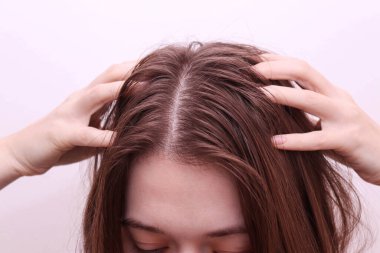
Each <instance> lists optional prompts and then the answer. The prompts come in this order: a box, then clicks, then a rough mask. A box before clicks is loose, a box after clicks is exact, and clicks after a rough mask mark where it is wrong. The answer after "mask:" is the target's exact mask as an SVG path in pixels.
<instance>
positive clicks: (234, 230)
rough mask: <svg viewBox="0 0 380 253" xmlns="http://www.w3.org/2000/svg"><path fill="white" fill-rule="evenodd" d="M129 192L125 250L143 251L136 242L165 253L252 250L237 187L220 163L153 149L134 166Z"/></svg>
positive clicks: (241, 252) (238, 252)
mask: <svg viewBox="0 0 380 253" xmlns="http://www.w3.org/2000/svg"><path fill="white" fill-rule="evenodd" d="M126 191H127V194H126V197H127V199H126V204H127V205H126V206H127V208H126V211H125V214H124V219H125V225H124V226H123V233H124V236H123V238H124V249H125V250H124V252H140V251H136V250H134V249H133V248H131V246H129V245H130V244H131V242H132V243H134V244H136V246H137V247H138V248H141V249H143V250H155V249H158V250H157V251H153V252H165V253H170V252H179V253H180V252H188V253H190V252H202V253H213V252H219V253H222V252H223V253H243V252H248V250H249V237H248V234H247V233H246V230H245V226H244V220H243V216H242V213H241V210H240V204H239V198H238V193H237V190H236V188H235V187H234V185H233V183H232V180H231V179H230V178H229V177H228V176H227V175H226V174H224V171H223V170H221V169H219V168H215V167H211V166H190V165H186V164H181V163H178V162H175V161H172V160H171V159H170V158H169V157H167V156H165V154H163V153H154V154H150V155H149V156H144V157H140V159H139V160H137V162H135V164H134V165H133V166H132V173H131V175H130V178H129V183H128V186H127V190H126ZM159 249H161V250H159Z"/></svg>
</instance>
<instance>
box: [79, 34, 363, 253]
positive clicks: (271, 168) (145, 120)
mask: <svg viewBox="0 0 380 253" xmlns="http://www.w3.org/2000/svg"><path fill="white" fill-rule="evenodd" d="M266 52H267V51H266V50H263V49H260V48H258V47H256V46H253V45H247V44H242V43H231V42H220V41H213V42H199V41H193V42H190V43H174V44H168V45H164V46H161V47H159V48H157V49H155V50H154V51H152V52H150V53H149V54H147V55H146V56H144V57H142V58H141V59H140V60H139V61H138V62H137V64H136V65H135V66H134V68H133V69H132V70H131V72H130V75H129V76H128V78H127V79H126V81H125V83H124V85H123V86H122V88H121V90H120V92H119V94H118V97H117V99H116V100H115V101H114V102H113V103H112V104H108V106H107V108H106V109H103V111H102V112H101V113H97V114H96V115H93V116H92V118H91V121H90V125H93V126H96V127H99V128H101V129H109V130H113V131H115V132H116V133H115V136H114V137H115V139H114V142H113V144H112V145H110V146H109V147H107V148H103V149H100V150H99V153H98V154H97V156H96V157H95V163H94V165H93V172H94V174H93V181H92V185H91V189H90V193H89V196H88V199H87V204H86V208H85V213H84V219H83V250H84V252H86V253H105V252H112V253H121V252H122V251H123V246H122V235H121V229H122V223H121V218H122V216H123V213H124V210H125V208H126V206H125V205H126V203H125V199H126V198H125V189H126V184H127V181H128V176H129V173H130V171H131V167H132V166H131V165H132V163H133V161H134V160H135V159H136V158H137V157H140V156H143V155H146V154H148V153H151V152H164V153H166V154H168V155H170V157H171V159H175V160H176V161H178V162H182V163H185V164H189V165H206V166H207V165H208V164H212V165H213V166H217V167H218V168H219V169H220V170H223V171H225V172H227V175H229V177H230V178H231V180H232V182H233V183H234V186H235V187H236V189H237V190H238V194H239V196H238V197H239V200H240V205H241V210H242V215H243V217H244V221H245V226H246V228H247V231H248V234H249V238H250V242H251V245H252V252H276V253H278V252H288V253H305V252H308V253H313V252H315V253H316V252H324V253H336V252H345V251H346V250H347V248H348V245H349V242H350V240H351V239H352V237H353V234H354V232H355V231H356V228H357V225H358V223H359V220H360V212H361V206H360V201H359V200H358V196H357V194H356V192H355V189H354V187H353V185H352V183H351V181H350V180H349V179H348V178H346V177H344V176H343V175H342V174H341V173H340V172H339V169H338V166H334V164H333V163H332V162H331V161H329V159H328V157H327V151H324V150H320V151H287V150H279V149H276V148H275V147H274V146H273V144H272V143H271V140H270V138H271V137H272V136H273V135H275V134H286V133H303V132H309V131H313V130H315V126H314V125H313V124H312V122H311V121H310V120H309V118H308V117H307V115H306V114H305V112H302V111H301V110H299V109H296V108H291V107H288V106H284V105H280V104H277V103H274V102H273V101H271V99H270V98H268V96H266V95H265V94H264V93H263V92H262V91H261V90H260V89H259V87H263V86H266V85H280V86H287V87H294V85H295V83H294V82H291V81H286V80H282V81H278V80H268V79H265V78H264V77H263V76H262V75H260V73H258V72H255V71H254V69H253V68H252V66H253V65H255V64H257V63H259V62H261V61H263V59H262V57H261V56H260V55H261V54H263V53H266ZM335 165H336V164H335ZM152 212H154V210H152Z"/></svg>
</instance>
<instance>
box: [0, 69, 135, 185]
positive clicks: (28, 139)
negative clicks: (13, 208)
mask: <svg viewBox="0 0 380 253" xmlns="http://www.w3.org/2000/svg"><path fill="white" fill-rule="evenodd" d="M133 66H134V62H125V63H122V64H115V65H112V66H111V67H110V68H108V69H107V70H106V71H105V72H103V73H102V74H101V75H99V76H98V77H97V78H96V79H95V80H94V81H92V82H91V83H90V84H89V85H88V86H86V87H84V88H81V89H80V90H77V91H75V92H73V93H72V94H71V95H70V96H69V97H68V98H66V99H65V100H64V101H63V102H62V103H61V104H60V105H59V106H58V107H56V108H55V109H54V110H53V111H51V112H50V113H49V114H48V115H46V116H45V117H43V118H41V119H39V120H38V121H36V122H34V123H33V124H31V125H29V126H27V127H26V128H24V129H22V130H21V131H18V132H16V133H13V134H11V135H9V136H7V137H5V138H4V139H2V140H0V156H1V157H0V161H1V167H2V171H1V172H0V189H1V188H2V187H4V186H5V185H7V184H9V183H10V182H12V181H13V180H15V179H17V178H18V177H20V176H32V175H39V174H43V173H45V172H46V171H48V170H49V169H50V168H51V167H53V166H55V165H63V164H69V163H74V162H78V161H81V160H83V159H85V158H88V157H90V156H92V155H94V154H95V153H96V151H97V149H96V147H100V148H102V147H107V146H108V145H109V144H110V142H112V134H113V131H108V130H100V129H97V128H95V127H92V125H95V124H94V122H92V121H91V120H92V118H96V117H91V116H92V115H96V114H98V113H103V111H104V110H105V109H106V107H107V106H109V104H110V103H111V102H112V101H113V100H114V99H116V98H117V95H118V93H119V90H120V88H121V86H122V84H123V82H124V81H123V80H125V79H126V78H127V77H128V75H129V73H130V72H129V70H130V69H131V68H132V67H133Z"/></svg>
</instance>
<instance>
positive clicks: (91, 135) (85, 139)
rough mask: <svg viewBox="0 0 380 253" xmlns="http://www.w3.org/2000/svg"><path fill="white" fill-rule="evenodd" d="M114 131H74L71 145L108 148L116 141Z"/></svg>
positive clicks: (92, 128) (83, 129)
mask: <svg viewBox="0 0 380 253" xmlns="http://www.w3.org/2000/svg"><path fill="white" fill-rule="evenodd" d="M114 134H115V132H114V131H110V130H100V129H97V128H94V127H81V128H78V129H77V130H76V131H74V133H73V135H72V136H71V138H70V139H71V140H70V143H71V144H72V145H74V146H85V147H108V146H110V145H112V143H113V141H114V139H113V138H114Z"/></svg>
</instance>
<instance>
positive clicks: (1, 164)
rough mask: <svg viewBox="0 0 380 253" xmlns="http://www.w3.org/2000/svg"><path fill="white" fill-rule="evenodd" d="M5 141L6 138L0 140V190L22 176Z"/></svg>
mask: <svg viewBox="0 0 380 253" xmlns="http://www.w3.org/2000/svg"><path fill="white" fill-rule="evenodd" d="M7 141H8V140H7V139H6V138H3V139H0V189H2V188H3V187H5V186H6V185H8V184H9V183H11V182H13V181H15V180H16V179H18V178H20V177H22V176H23V175H22V174H21V173H20V171H19V170H18V169H17V162H16V160H15V157H14V156H13V154H12V152H11V150H10V149H9V146H8V143H7Z"/></svg>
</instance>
